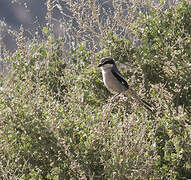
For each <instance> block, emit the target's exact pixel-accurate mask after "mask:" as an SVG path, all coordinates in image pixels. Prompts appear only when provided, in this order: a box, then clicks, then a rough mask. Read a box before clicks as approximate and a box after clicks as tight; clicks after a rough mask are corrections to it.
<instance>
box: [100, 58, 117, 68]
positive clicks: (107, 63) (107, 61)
mask: <svg viewBox="0 0 191 180" xmlns="http://www.w3.org/2000/svg"><path fill="white" fill-rule="evenodd" d="M114 65H115V61H114V60H113V59H112V58H110V57H106V58H102V59H101V61H100V64H99V65H98V67H101V68H103V69H107V68H111V67H113V66H114Z"/></svg>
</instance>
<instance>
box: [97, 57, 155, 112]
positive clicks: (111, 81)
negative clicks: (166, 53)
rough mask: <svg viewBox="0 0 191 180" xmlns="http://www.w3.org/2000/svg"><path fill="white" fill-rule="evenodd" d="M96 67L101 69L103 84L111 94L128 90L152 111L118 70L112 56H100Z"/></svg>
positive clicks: (150, 106) (149, 105)
mask: <svg viewBox="0 0 191 180" xmlns="http://www.w3.org/2000/svg"><path fill="white" fill-rule="evenodd" d="M98 67H99V68H101V70H102V76H103V82H104V85H105V86H106V88H107V89H108V90H109V91H110V92H111V93H112V94H114V95H115V96H117V95H119V94H121V93H124V92H128V93H129V94H130V95H131V96H133V98H135V100H136V101H137V102H138V103H140V104H141V105H143V106H144V107H145V108H146V109H148V110H150V111H152V112H153V107H152V105H151V104H149V103H147V102H146V101H145V100H143V99H142V98H141V97H140V96H139V95H138V94H137V93H136V92H135V91H134V90H132V89H131V88H130V87H129V85H128V83H127V81H126V80H125V79H124V77H123V75H122V74H121V73H120V71H119V70H118V68H117V66H116V64H115V61H114V59H113V58H111V57H105V58H102V59H101V61H100V64H99V65H98Z"/></svg>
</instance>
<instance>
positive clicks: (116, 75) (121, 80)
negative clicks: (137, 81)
mask: <svg viewBox="0 0 191 180" xmlns="http://www.w3.org/2000/svg"><path fill="white" fill-rule="evenodd" d="M111 72H112V73H113V75H114V76H115V77H116V78H117V80H118V81H120V82H121V84H123V85H124V86H125V87H126V88H127V89H128V88H129V85H128V84H127V82H126V81H125V79H123V77H122V76H121V74H119V73H117V72H116V71H114V70H113V69H112V70H111Z"/></svg>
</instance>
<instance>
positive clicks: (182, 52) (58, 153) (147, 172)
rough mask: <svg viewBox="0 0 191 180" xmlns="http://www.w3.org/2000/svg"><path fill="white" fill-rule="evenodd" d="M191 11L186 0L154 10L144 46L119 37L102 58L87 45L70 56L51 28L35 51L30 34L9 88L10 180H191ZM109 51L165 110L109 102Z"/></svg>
mask: <svg viewBox="0 0 191 180" xmlns="http://www.w3.org/2000/svg"><path fill="white" fill-rule="evenodd" d="M190 12H191V6H190V5H189V3H187V2H186V1H183V2H182V3H181V4H179V5H178V6H177V7H173V8H171V9H169V10H167V11H166V12H163V11H159V10H158V11H152V9H150V11H149V13H150V14H149V16H146V15H145V14H141V16H140V17H139V18H137V21H136V22H135V23H134V25H135V27H136V31H133V33H134V35H136V36H137V37H139V41H138V42H137V44H139V46H134V45H133V43H131V42H130V40H127V39H125V38H121V37H120V38H119V36H117V35H115V33H114V32H109V33H108V34H107V37H104V38H105V40H104V42H105V44H103V46H104V48H103V50H102V52H100V53H97V54H95V53H93V52H92V51H91V52H90V51H88V50H87V48H86V43H84V42H83V43H81V44H79V45H78V47H77V48H72V49H71V52H70V54H69V56H70V58H69V60H67V59H66V58H65V49H64V42H65V41H64V40H63V39H58V40H55V38H54V37H53V35H52V33H51V32H50V31H49V29H48V28H47V27H44V28H43V35H44V37H45V39H44V40H38V39H35V40H34V41H33V42H30V44H28V45H26V44H25V39H24V37H23V35H22V34H23V33H22V29H21V34H20V37H18V40H17V43H18V49H17V51H16V52H15V53H14V54H13V55H10V56H9V57H7V61H9V62H11V64H12V67H11V72H12V73H11V75H10V77H7V79H6V81H5V82H4V87H3V90H2V91H1V92H0V119H1V122H0V139H1V144H0V159H1V160H0V166H1V167H0V177H1V178H4V179H189V178H191V174H190V172H191V147H190V144H191V140H190V139H191V127H190V120H191V118H190V117H191V116H190V112H191V89H190V87H191V85H190V84H191V81H190V39H191V37H190V36H191V32H190V28H189V27H190V21H189V19H190ZM109 55H112V57H114V58H115V59H117V60H118V61H117V64H118V65H119V67H120V70H121V71H123V74H124V75H125V76H127V77H128V79H129V84H130V85H131V87H132V88H133V89H136V90H137V91H138V93H139V94H140V96H141V97H145V99H147V100H148V101H150V102H152V103H153V104H154V105H155V106H156V109H157V111H156V113H155V114H150V113H149V112H147V111H146V110H145V109H143V108H142V107H140V105H138V104H136V103H135V101H134V100H133V99H132V98H131V97H128V98H127V99H125V98H124V97H119V98H118V99H116V101H114V102H112V103H111V102H110V101H108V98H109V96H110V93H109V92H108V91H107V90H106V88H105V87H104V85H103V82H102V80H101V79H102V77H101V73H100V70H99V69H98V68H96V67H95V66H96V63H97V62H98V61H99V58H101V57H102V56H109ZM92 57H97V58H96V60H95V61H94V62H93V61H92ZM124 64H125V65H126V66H125V65H124Z"/></svg>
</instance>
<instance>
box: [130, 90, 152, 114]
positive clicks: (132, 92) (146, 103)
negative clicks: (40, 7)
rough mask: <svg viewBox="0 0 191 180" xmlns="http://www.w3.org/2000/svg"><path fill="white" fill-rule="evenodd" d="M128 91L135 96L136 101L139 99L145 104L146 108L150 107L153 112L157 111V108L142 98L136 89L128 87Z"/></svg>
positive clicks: (139, 101)
mask: <svg viewBox="0 0 191 180" xmlns="http://www.w3.org/2000/svg"><path fill="white" fill-rule="evenodd" d="M128 92H129V94H130V95H131V96H133V98H135V100H136V101H138V103H140V104H141V105H143V106H144V107H145V108H146V109H148V110H149V111H151V112H154V111H155V108H154V107H153V106H152V105H151V104H149V103H148V102H146V101H145V100H143V99H141V97H140V96H139V95H138V94H137V93H136V92H135V91H134V90H132V89H128Z"/></svg>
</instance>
